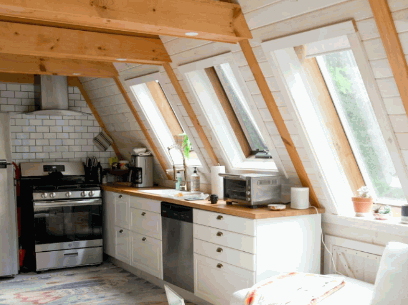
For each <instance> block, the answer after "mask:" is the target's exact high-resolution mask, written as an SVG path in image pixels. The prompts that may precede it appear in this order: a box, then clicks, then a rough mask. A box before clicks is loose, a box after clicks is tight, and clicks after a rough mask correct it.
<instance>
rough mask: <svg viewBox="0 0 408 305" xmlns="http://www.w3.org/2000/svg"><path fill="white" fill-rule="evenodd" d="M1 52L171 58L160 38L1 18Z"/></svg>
mask: <svg viewBox="0 0 408 305" xmlns="http://www.w3.org/2000/svg"><path fill="white" fill-rule="evenodd" d="M0 32H1V33H2V35H0V45H1V48H0V53H3V54H15V55H28V56H38V57H49V58H62V59H78V60H91V61H102V62H115V61H122V60H123V61H126V62H130V63H143V64H158V65H160V64H162V63H164V62H170V61H171V59H170V56H169V55H168V54H167V51H166V49H165V48H164V45H163V43H162V42H161V40H160V39H153V38H144V37H136V36H125V35H116V34H107V33H96V32H87V31H79V30H71V29H64V28H55V27H48V26H39V25H32V24H20V23H12V22H3V21H0Z"/></svg>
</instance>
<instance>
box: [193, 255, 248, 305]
mask: <svg viewBox="0 0 408 305" xmlns="http://www.w3.org/2000/svg"><path fill="white" fill-rule="evenodd" d="M254 284H255V272H252V271H248V270H245V269H241V268H238V267H235V266H231V265H229V264H226V263H223V262H220V261H217V260H213V259H210V258H207V257H204V256H201V255H198V254H194V294H195V295H196V296H198V297H200V298H202V299H204V300H206V301H208V302H210V303H212V304H215V305H225V304H229V302H230V298H231V295H232V294H233V293H234V292H235V291H238V290H241V289H244V288H249V287H252V286H253V285H254Z"/></svg>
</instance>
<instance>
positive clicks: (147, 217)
mask: <svg viewBox="0 0 408 305" xmlns="http://www.w3.org/2000/svg"><path fill="white" fill-rule="evenodd" d="M130 222H131V224H130V229H131V230H132V231H134V232H136V233H139V234H143V235H147V236H150V237H154V238H157V239H160V240H161V239H162V228H161V215H160V214H157V213H152V212H149V211H144V210H139V209H133V208H131V209H130Z"/></svg>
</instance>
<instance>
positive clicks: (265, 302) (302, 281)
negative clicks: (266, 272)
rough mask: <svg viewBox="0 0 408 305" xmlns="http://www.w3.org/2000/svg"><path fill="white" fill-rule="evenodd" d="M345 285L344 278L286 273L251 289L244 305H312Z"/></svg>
mask: <svg viewBox="0 0 408 305" xmlns="http://www.w3.org/2000/svg"><path fill="white" fill-rule="evenodd" d="M345 284H346V283H345V281H344V278H337V277H330V276H324V275H320V274H311V273H298V272H291V273H286V274H282V275H278V276H275V277H272V278H270V279H268V280H266V281H263V282H261V283H259V284H257V285H255V286H254V287H252V289H251V290H250V291H249V292H248V294H247V295H246V299H245V305H314V304H317V303H319V302H320V301H321V300H323V299H325V298H327V297H328V296H329V295H331V294H333V293H334V292H336V291H338V290H339V289H341V288H343V287H344V285H345Z"/></svg>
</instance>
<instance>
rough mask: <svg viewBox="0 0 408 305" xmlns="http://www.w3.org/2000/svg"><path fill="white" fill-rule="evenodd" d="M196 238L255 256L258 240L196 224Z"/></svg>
mask: <svg viewBox="0 0 408 305" xmlns="http://www.w3.org/2000/svg"><path fill="white" fill-rule="evenodd" d="M194 238H198V239H201V240H204V241H208V242H210V243H214V244H218V245H221V246H225V247H229V248H233V249H237V250H240V251H244V252H248V253H253V254H255V248H256V247H255V242H256V238H255V237H253V236H248V235H242V234H238V233H234V232H229V231H225V230H221V229H215V228H211V227H206V226H203V225H199V224H196V223H195V224H194Z"/></svg>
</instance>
